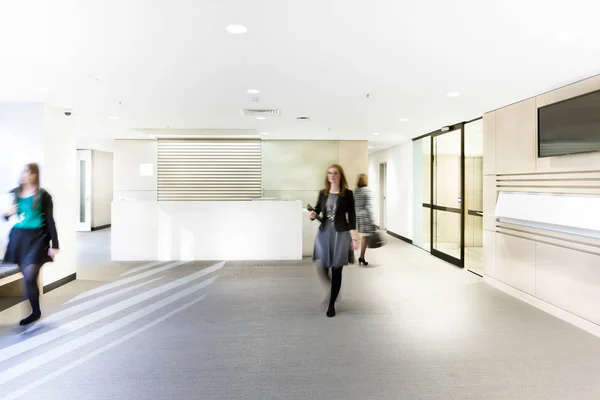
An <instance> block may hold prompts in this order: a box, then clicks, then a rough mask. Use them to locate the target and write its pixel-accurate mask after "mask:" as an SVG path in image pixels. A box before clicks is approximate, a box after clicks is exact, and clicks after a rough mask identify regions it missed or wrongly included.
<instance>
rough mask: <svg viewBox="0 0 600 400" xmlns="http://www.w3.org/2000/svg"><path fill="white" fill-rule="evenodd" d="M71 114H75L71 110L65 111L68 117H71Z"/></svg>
mask: <svg viewBox="0 0 600 400" xmlns="http://www.w3.org/2000/svg"><path fill="white" fill-rule="evenodd" d="M71 114H73V113H72V112H71V111H65V115H66V116H67V117H70V116H71Z"/></svg>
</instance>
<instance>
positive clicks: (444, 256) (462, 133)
mask: <svg viewBox="0 0 600 400" xmlns="http://www.w3.org/2000/svg"><path fill="white" fill-rule="evenodd" d="M458 130H460V259H459V258H456V257H453V256H451V255H449V254H446V253H444V252H442V251H440V250H437V249H435V248H434V242H435V239H434V238H435V236H434V232H433V225H434V222H435V221H436V220H435V219H434V210H435V211H447V208H446V207H443V206H438V205H436V204H434V193H435V189H434V179H433V174H434V172H435V164H434V163H435V155H436V154H435V150H434V143H435V138H436V137H438V136H442V135H445V134H447V133H450V132H454V131H458ZM429 135H430V136H431V141H430V142H431V143H430V146H431V158H430V163H431V168H430V176H429V185H430V197H431V198H430V199H429V204H428V206H429V212H430V222H429V230H430V231H429V235H430V236H429V237H430V240H429V241H430V253H431V254H433V255H434V256H436V257H438V258H440V259H442V260H444V261H446V262H448V263H450V264H453V265H455V266H457V267H459V268H464V266H465V122H460V123H458V124H454V125H451V126H446V127H444V128H442V129H439V130H437V131H434V132H431V133H430V134H429ZM424 206H426V205H425V204H424Z"/></svg>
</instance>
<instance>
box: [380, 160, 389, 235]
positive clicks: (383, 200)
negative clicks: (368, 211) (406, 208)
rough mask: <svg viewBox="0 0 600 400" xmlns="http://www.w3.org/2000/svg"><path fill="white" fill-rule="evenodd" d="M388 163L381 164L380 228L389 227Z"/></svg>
mask: <svg viewBox="0 0 600 400" xmlns="http://www.w3.org/2000/svg"><path fill="white" fill-rule="evenodd" d="M386 220H387V164H386V163H381V164H379V229H383V230H385V229H387V223H386Z"/></svg>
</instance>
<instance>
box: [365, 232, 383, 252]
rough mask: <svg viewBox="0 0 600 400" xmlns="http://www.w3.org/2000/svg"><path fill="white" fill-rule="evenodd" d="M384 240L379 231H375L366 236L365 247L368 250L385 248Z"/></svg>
mask: <svg viewBox="0 0 600 400" xmlns="http://www.w3.org/2000/svg"><path fill="white" fill-rule="evenodd" d="M385 244H386V240H385V236H384V235H383V233H381V231H375V232H373V233H372V234H371V235H370V236H368V240H367V247H368V248H370V249H377V248H379V247H382V246H385Z"/></svg>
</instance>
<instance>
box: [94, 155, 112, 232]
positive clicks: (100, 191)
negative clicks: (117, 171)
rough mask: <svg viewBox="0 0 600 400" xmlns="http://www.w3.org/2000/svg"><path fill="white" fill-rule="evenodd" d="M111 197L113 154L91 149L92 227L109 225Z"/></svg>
mask: <svg viewBox="0 0 600 400" xmlns="http://www.w3.org/2000/svg"><path fill="white" fill-rule="evenodd" d="M112 199H113V155H112V153H107V152H104V151H92V228H97V227H100V226H105V225H110V223H111V203H112Z"/></svg>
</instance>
